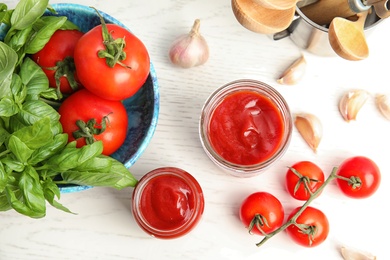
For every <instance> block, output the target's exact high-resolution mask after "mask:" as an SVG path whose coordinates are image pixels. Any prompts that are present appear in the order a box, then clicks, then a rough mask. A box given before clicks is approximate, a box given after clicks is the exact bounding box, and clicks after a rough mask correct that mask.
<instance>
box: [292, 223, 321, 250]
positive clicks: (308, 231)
mask: <svg viewBox="0 0 390 260" xmlns="http://www.w3.org/2000/svg"><path fill="white" fill-rule="evenodd" d="M294 225H295V226H296V227H297V228H299V231H300V232H301V233H302V234H305V235H307V236H308V237H309V246H311V245H312V244H313V240H314V237H315V235H316V234H317V230H318V229H317V227H316V226H315V225H306V224H294Z"/></svg>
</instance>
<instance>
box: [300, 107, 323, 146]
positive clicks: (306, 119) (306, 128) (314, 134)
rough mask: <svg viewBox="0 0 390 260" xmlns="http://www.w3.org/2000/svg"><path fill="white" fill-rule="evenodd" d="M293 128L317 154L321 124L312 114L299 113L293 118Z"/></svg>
mask: <svg viewBox="0 0 390 260" xmlns="http://www.w3.org/2000/svg"><path fill="white" fill-rule="evenodd" d="M295 127H296V128H297V129H298V132H299V133H300V134H301V136H302V137H303V139H304V140H305V141H306V143H307V144H308V145H309V146H310V148H311V149H312V150H313V151H314V152H317V148H318V145H319V144H320V142H321V139H322V124H321V122H320V120H319V119H318V117H316V116H315V115H313V114H308V113H301V114H297V115H296V116H295Z"/></svg>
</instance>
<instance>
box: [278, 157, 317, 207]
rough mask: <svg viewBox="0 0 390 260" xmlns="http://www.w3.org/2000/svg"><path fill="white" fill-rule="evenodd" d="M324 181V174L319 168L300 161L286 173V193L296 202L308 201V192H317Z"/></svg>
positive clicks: (310, 163)
mask: <svg viewBox="0 0 390 260" xmlns="http://www.w3.org/2000/svg"><path fill="white" fill-rule="evenodd" d="M324 179H325V177H324V172H323V171H322V170H321V168H320V167H318V166H317V165H316V164H314V163H312V162H309V161H301V162H298V163H296V164H294V165H293V166H292V167H291V168H289V170H288V171H287V173H286V187H287V191H288V192H289V193H290V195H291V196H292V197H293V198H295V199H297V200H308V199H309V198H310V192H311V193H314V192H315V191H317V190H318V188H319V187H321V185H322V184H323V183H324ZM305 185H306V186H307V188H308V189H309V190H310V192H309V191H308V190H307V188H305Z"/></svg>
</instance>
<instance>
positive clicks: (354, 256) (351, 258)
mask: <svg viewBox="0 0 390 260" xmlns="http://www.w3.org/2000/svg"><path fill="white" fill-rule="evenodd" d="M341 255H342V256H343V258H344V260H376V256H374V255H372V254H370V253H365V252H361V251H358V250H355V249H352V248H347V247H342V248H341Z"/></svg>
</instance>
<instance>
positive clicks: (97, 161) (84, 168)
mask: <svg viewBox="0 0 390 260" xmlns="http://www.w3.org/2000/svg"><path fill="white" fill-rule="evenodd" d="M111 167H112V161H111V160H107V158H106V157H105V156H97V157H94V158H91V159H90V160H88V161H86V162H84V163H83V164H80V165H79V166H77V167H75V168H74V169H73V170H75V171H80V172H88V171H93V172H108V171H110V169H111Z"/></svg>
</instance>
